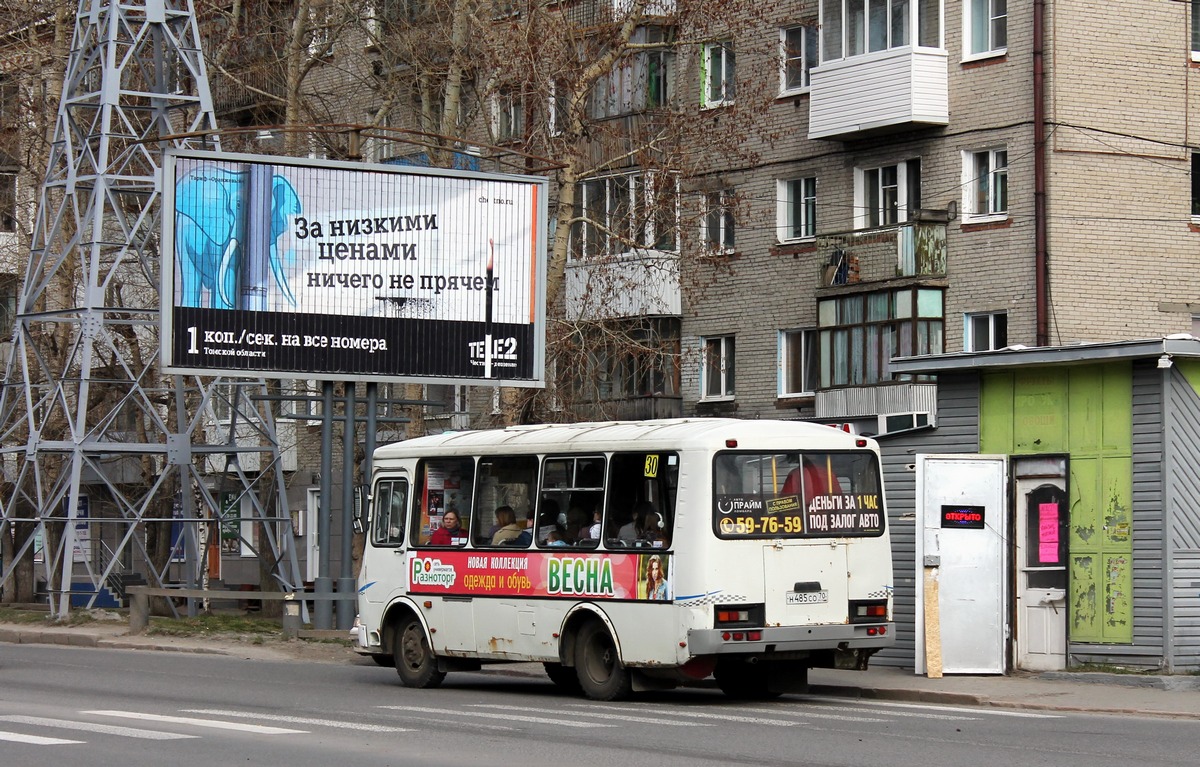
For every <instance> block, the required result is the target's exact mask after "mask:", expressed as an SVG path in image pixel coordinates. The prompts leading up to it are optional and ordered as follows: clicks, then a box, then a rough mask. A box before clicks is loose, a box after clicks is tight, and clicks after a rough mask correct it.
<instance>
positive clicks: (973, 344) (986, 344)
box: [963, 312, 1008, 352]
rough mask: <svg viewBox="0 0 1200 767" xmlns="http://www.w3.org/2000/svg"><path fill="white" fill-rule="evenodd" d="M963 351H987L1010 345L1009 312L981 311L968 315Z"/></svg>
mask: <svg viewBox="0 0 1200 767" xmlns="http://www.w3.org/2000/svg"><path fill="white" fill-rule="evenodd" d="M966 319H967V326H966V328H965V331H966V332H964V333H963V351H968V352H986V351H990V350H992V349H1003V348H1004V347H1006V346H1008V313H1007V312H979V313H977V314H968V315H967V318H966Z"/></svg>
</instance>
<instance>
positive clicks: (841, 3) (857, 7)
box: [821, 0, 1002, 61]
mask: <svg viewBox="0 0 1200 767" xmlns="http://www.w3.org/2000/svg"><path fill="white" fill-rule="evenodd" d="M997 1H998V2H1002V0H997ZM941 6H942V4H941V3H940V2H930V1H929V0H822V2H821V60H822V61H834V60H836V59H843V58H848V57H851V56H861V55H863V54H867V53H875V52H876V51H885V50H890V49H892V48H904V47H907V46H909V45H912V44H913V40H914V39H915V40H916V44H917V46H919V47H921V48H941V45H942V19H941V13H942V8H941Z"/></svg>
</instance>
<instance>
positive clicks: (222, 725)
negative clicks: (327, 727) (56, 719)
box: [79, 711, 308, 735]
mask: <svg viewBox="0 0 1200 767" xmlns="http://www.w3.org/2000/svg"><path fill="white" fill-rule="evenodd" d="M79 713H81V714H90V715H92V716H116V717H121V718H124V719H144V720H145V721H147V722H166V723H168V724H188V725H192V726H193V727H211V728H212V729H215V730H237V731H239V732H253V733H255V734H257V735H299V734H302V733H306V732H308V731H307V730H286V729H284V728H282V727H266V726H264V725H261V724H243V723H241V722H219V721H217V720H216V719H195V718H193V717H190V716H164V715H162V714H143V713H141V712H139V711H81V712H79Z"/></svg>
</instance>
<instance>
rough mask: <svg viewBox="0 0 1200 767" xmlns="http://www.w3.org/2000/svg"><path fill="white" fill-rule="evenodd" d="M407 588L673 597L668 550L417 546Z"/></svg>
mask: <svg viewBox="0 0 1200 767" xmlns="http://www.w3.org/2000/svg"><path fill="white" fill-rule="evenodd" d="M408 576H409V584H408V590H409V592H410V593H412V594H434V595H447V596H464V595H468V596H520V597H564V598H571V599H581V598H582V599H622V600H650V601H669V600H671V599H672V598H673V596H674V595H673V594H672V591H671V585H670V555H668V554H593V553H584V552H563V553H559V552H549V551H525V550H522V551H519V552H511V553H509V552H504V551H478V550H475V551H455V550H437V551H429V550H427V551H418V552H409V555H408Z"/></svg>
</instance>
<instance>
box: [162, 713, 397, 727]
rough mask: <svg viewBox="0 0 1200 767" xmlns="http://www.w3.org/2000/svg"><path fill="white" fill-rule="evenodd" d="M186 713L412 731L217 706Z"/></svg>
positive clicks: (326, 725) (380, 725)
mask: <svg viewBox="0 0 1200 767" xmlns="http://www.w3.org/2000/svg"><path fill="white" fill-rule="evenodd" d="M180 710H181V711H182V712H183V713H185V714H208V715H209V716H230V717H234V718H240V719H261V720H263V721H267V722H286V723H287V724H311V725H316V726H318V727H336V728H337V729H339V730H358V731H360V732H412V729H410V728H407V727H388V726H387V725H383V724H363V723H361V722H340V721H337V720H335V719H313V718H309V717H303V716H283V715H281V714H255V713H253V712H250V711H225V710H223V709H217V708H185V709H180Z"/></svg>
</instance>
